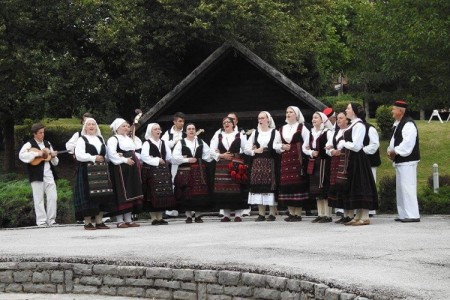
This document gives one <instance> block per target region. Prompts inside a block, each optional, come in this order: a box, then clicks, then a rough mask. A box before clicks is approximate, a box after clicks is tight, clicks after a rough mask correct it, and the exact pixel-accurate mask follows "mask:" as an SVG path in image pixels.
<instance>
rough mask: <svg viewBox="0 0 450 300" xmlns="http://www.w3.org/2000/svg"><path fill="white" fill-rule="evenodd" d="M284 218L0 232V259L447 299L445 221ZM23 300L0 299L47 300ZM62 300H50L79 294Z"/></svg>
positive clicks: (448, 225)
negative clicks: (227, 273)
mask: <svg viewBox="0 0 450 300" xmlns="http://www.w3.org/2000/svg"><path fill="white" fill-rule="evenodd" d="M283 218H284V216H277V220H276V221H274V222H254V219H255V217H254V216H251V217H246V218H244V220H243V222H241V223H235V222H230V223H221V222H220V219H219V218H218V217H205V218H204V220H205V223H203V224H195V223H193V224H185V223H184V219H170V220H169V225H167V226H152V225H151V224H150V222H148V221H139V223H140V224H141V227H138V228H127V229H118V228H115V227H114V225H113V224H110V225H111V229H109V230H95V231H87V230H84V229H83V227H82V225H64V226H56V227H50V228H37V227H29V228H20V229H5V230H0V259H1V261H9V260H15V261H17V260H24V261H26V260H33V261H41V260H42V261H67V262H85V261H88V262H90V263H95V262H98V263H120V264H123V265H145V266H167V267H173V268H194V269H195V268H198V267H199V266H202V268H204V269H208V268H213V269H227V270H239V271H248V272H258V273H262V274H272V275H279V276H283V275H287V276H295V277H296V278H301V279H303V280H310V281H314V282H320V283H324V284H327V285H329V286H333V287H336V288H340V289H342V290H344V291H347V292H358V293H363V294H364V295H369V296H370V295H372V296H374V295H380V296H384V297H386V298H407V299H449V298H450V216H425V217H422V219H421V222H420V223H400V222H395V221H394V218H395V216H394V215H377V216H375V217H373V218H371V225H369V226H343V225H337V224H334V223H326V224H313V223H311V220H312V217H304V218H303V221H302V222H297V223H288V222H284V221H283ZM8 296H9V298H2V297H8ZM23 296H24V294H16V295H13V294H0V299H52V298H48V295H46V296H47V297H46V298H33V297H34V296H36V295H30V298H20V297H23ZM25 296H26V295H25ZM37 296H39V295H37ZM44 296H45V295H44ZM67 296H68V297H69V298H58V299H87V297H88V296H85V297H86V298H82V297H84V296H83V295H67ZM13 297H16V298H13ZM64 297H65V296H64ZM100 297H101V296H100ZM55 299H56V298H55ZM118 299H127V298H123V297H118Z"/></svg>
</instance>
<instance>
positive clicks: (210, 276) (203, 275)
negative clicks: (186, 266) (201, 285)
mask: <svg viewBox="0 0 450 300" xmlns="http://www.w3.org/2000/svg"><path fill="white" fill-rule="evenodd" d="M218 273H219V272H218V271H214V270H195V271H194V274H195V281H197V282H208V283H216V282H217V274H218Z"/></svg>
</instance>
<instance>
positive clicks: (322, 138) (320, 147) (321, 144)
mask: <svg viewBox="0 0 450 300" xmlns="http://www.w3.org/2000/svg"><path fill="white" fill-rule="evenodd" d="M327 132H328V130H327V129H324V130H323V131H322V133H321V134H320V135H319V137H318V138H317V140H316V147H315V148H314V147H313V146H312V144H313V140H314V137H313V134H312V130H311V131H310V133H309V147H310V148H311V149H312V150H314V151H319V156H318V157H320V158H322V159H328V158H330V156H329V155H328V154H327V152H326V150H325V145H326V144H327V141H328V137H327Z"/></svg>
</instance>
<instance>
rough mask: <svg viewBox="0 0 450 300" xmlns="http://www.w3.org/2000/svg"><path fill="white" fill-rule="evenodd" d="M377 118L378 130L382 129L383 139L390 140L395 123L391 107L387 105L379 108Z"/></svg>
mask: <svg viewBox="0 0 450 300" xmlns="http://www.w3.org/2000/svg"><path fill="white" fill-rule="evenodd" d="M375 117H376V119H377V124H378V128H380V131H381V138H383V139H389V138H390V137H391V133H392V124H393V123H394V119H393V118H392V109H391V107H390V106H387V105H381V106H378V108H377V112H376V114H375Z"/></svg>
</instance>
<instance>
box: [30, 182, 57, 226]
mask: <svg viewBox="0 0 450 300" xmlns="http://www.w3.org/2000/svg"><path fill="white" fill-rule="evenodd" d="M31 189H32V190H33V201H34V211H35V212H36V225H44V224H48V225H52V224H54V223H56V222H55V219H56V210H57V205H56V200H57V198H58V195H57V193H56V184H55V182H54V181H52V182H44V181H33V182H32V183H31ZM44 195H45V196H46V198H47V209H45V204H44Z"/></svg>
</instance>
